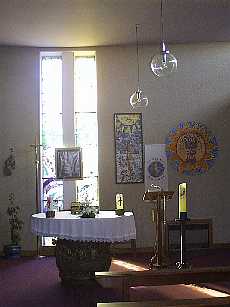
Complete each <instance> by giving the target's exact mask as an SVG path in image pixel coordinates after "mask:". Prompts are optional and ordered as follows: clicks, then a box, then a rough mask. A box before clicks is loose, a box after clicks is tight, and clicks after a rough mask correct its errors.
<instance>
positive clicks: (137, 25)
mask: <svg viewBox="0 0 230 307" xmlns="http://www.w3.org/2000/svg"><path fill="white" fill-rule="evenodd" d="M138 27H139V24H136V51H137V90H139V87H140V64H139V42H138Z"/></svg>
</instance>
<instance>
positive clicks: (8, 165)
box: [3, 148, 15, 176]
mask: <svg viewBox="0 0 230 307" xmlns="http://www.w3.org/2000/svg"><path fill="white" fill-rule="evenodd" d="M13 153H14V150H13V148H10V155H9V157H8V158H7V159H6V160H5V162H4V165H3V175H4V176H11V175H12V170H14V169H15V157H14V154H13Z"/></svg>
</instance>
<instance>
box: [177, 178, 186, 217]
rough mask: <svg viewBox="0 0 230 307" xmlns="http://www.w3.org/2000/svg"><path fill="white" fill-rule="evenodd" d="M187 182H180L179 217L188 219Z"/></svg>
mask: <svg viewBox="0 0 230 307" xmlns="http://www.w3.org/2000/svg"><path fill="white" fill-rule="evenodd" d="M186 190H187V184H186V183H185V182H183V183H181V184H179V219H181V220H186V219H187V204H186Z"/></svg>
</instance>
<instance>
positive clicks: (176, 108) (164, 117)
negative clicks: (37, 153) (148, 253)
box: [0, 43, 230, 250]
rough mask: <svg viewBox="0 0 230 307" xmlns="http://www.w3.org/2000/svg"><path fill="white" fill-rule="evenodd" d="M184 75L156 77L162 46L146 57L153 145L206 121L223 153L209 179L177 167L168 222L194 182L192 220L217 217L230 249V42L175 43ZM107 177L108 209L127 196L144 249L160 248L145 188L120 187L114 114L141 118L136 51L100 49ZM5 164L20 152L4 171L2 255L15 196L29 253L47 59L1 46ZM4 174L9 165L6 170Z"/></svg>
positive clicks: (0, 187) (102, 170) (217, 232)
mask: <svg viewBox="0 0 230 307" xmlns="http://www.w3.org/2000/svg"><path fill="white" fill-rule="evenodd" d="M170 47H171V51H173V53H174V54H175V55H176V57H177V59H178V71H177V72H176V73H175V74H174V75H171V76H170V77H168V78H166V79H156V78H154V77H153V75H152V73H151V71H150V68H149V62H150V58H151V56H152V55H154V54H155V53H156V52H158V48H156V47H151V46H145V47H144V48H143V50H142V52H141V79H142V84H143V89H144V91H145V93H146V94H147V96H148V98H149V101H150V102H149V106H148V108H147V109H146V111H144V112H143V132H144V142H145V143H164V141H165V137H166V136H167V133H168V132H169V129H170V128H172V127H175V126H176V125H177V124H178V123H179V122H180V121H186V120H191V121H200V122H202V123H204V124H205V125H207V127H208V128H209V129H210V130H211V131H212V132H213V134H215V135H216V137H217V139H218V141H219V144H220V155H219V158H218V160H217V161H216V164H215V165H214V167H213V168H212V169H210V170H209V172H208V173H206V174H204V175H200V176H193V177H187V176H181V175H179V174H178V173H177V172H176V171H174V170H173V168H172V167H171V166H170V165H169V169H168V171H169V188H170V189H171V190H174V191H175V195H174V198H173V200H172V201H170V202H168V206H167V216H168V218H169V219H172V218H175V217H176V216H177V211H178V198H177V186H178V183H180V182H182V181H187V182H188V183H189V186H188V188H189V192H188V198H189V200H188V202H189V204H188V207H189V217H191V218H212V219H213V224H214V225H213V226H214V242H215V243H227V242H229V237H230V227H229V222H228V220H229V215H230V208H229V201H228V185H229V182H230V170H229V165H228V162H229V151H230V142H229V137H228V131H229V129H230V123H229V118H230V87H229V81H230V71H229V67H230V56H229V53H230V52H229V51H230V44H226V43H225V44H213V45H211V44H199V45H174V46H170ZM96 51H97V70H98V104H99V106H98V112H99V159H100V160H99V175H100V178H99V180H100V200H101V207H102V208H104V209H113V207H114V197H115V194H116V193H117V192H122V193H123V194H124V196H125V201H126V205H127V208H128V209H130V210H131V209H133V210H134V213H135V218H136V224H137V240H138V242H137V243H138V246H152V245H153V240H154V226H153V224H152V222H151V205H147V204H145V203H144V202H143V201H142V196H143V193H144V184H126V185H123V184H115V166H114V139H113V115H114V113H117V112H133V111H132V110H131V108H130V106H129V96H130V95H131V93H132V92H133V91H134V90H135V88H136V49H135V47H101V48H97V49H96ZM0 92H1V96H0V105H1V112H0V129H1V131H0V136H1V152H0V161H1V163H2V165H3V162H4V160H5V159H6V158H7V156H8V153H9V147H14V149H15V155H16V169H15V171H13V174H12V176H10V177H4V176H3V175H2V172H1V173H0V192H1V198H0V233H1V236H0V250H1V248H2V246H3V244H5V243H8V242H9V232H8V222H7V219H6V214H5V211H6V209H7V206H8V194H9V193H10V192H11V191H13V192H14V193H15V196H16V199H17V202H18V204H19V205H20V206H21V207H22V214H23V218H24V220H25V227H24V230H23V240H22V247H23V249H26V250H31V249H35V242H36V238H35V237H34V236H33V235H32V234H31V233H30V216H31V214H32V213H34V212H35V171H34V164H33V158H34V155H33V150H32V149H31V147H30V144H31V143H33V141H34V136H35V133H36V129H37V126H38V123H37V117H38V104H39V53H38V50H37V49H33V48H14V47H9V48H0ZM1 169H2V167H1Z"/></svg>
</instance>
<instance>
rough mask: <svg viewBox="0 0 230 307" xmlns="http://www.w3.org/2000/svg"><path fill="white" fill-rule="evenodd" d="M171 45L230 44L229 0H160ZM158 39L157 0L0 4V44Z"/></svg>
mask: <svg viewBox="0 0 230 307" xmlns="http://www.w3.org/2000/svg"><path fill="white" fill-rule="evenodd" d="M163 15H164V32H165V37H166V41H167V42H170V43H190V42H213V41H230V1H229V0H163ZM135 24H140V27H139V34H138V35H139V40H140V41H143V42H144V43H159V41H160V0H1V1H0V45H17V46H37V47H86V46H105V45H126V44H133V43H135Z"/></svg>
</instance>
